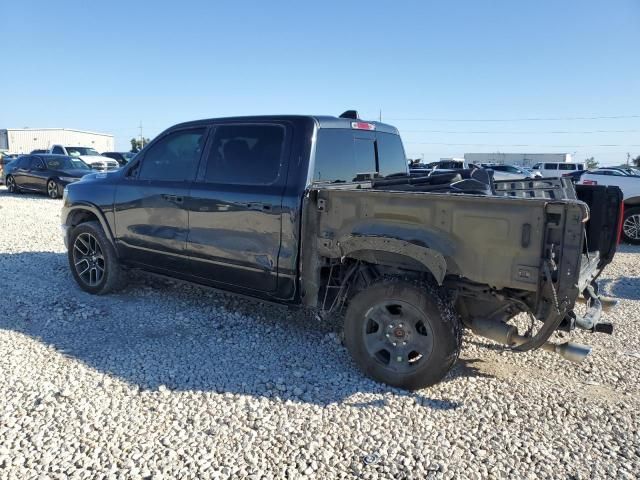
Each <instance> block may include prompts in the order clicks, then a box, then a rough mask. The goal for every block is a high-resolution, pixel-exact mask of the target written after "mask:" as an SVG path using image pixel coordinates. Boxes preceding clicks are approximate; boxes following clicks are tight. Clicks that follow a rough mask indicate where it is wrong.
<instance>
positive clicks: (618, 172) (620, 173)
mask: <svg viewBox="0 0 640 480" xmlns="http://www.w3.org/2000/svg"><path fill="white" fill-rule="evenodd" d="M589 173H590V174H592V175H613V176H615V177H628V176H629V173H628V172H626V171H625V170H623V169H621V168H604V167H603V168H596V169H594V170H589Z"/></svg>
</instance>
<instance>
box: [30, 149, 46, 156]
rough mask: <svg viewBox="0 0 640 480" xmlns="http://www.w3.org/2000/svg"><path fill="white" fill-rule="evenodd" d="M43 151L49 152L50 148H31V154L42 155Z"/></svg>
mask: <svg viewBox="0 0 640 480" xmlns="http://www.w3.org/2000/svg"><path fill="white" fill-rule="evenodd" d="M43 153H49V150H44V149H42V148H36V149H35V150H31V153H30V154H31V155H40V154H43Z"/></svg>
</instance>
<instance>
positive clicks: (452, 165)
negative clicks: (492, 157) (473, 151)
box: [409, 159, 531, 181]
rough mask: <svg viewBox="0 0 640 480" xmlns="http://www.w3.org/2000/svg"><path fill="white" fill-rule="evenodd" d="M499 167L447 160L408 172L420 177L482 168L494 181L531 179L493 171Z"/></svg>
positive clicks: (515, 174)
mask: <svg viewBox="0 0 640 480" xmlns="http://www.w3.org/2000/svg"><path fill="white" fill-rule="evenodd" d="M496 166H499V165H495V164H485V163H483V164H481V165H475V164H470V163H467V161H466V160H462V159H461V160H457V159H447V160H440V161H438V162H432V163H428V164H426V165H424V164H412V165H410V166H409V171H410V173H411V174H412V175H414V176H420V175H434V174H438V173H447V172H455V171H458V170H464V169H468V168H482V169H485V170H490V171H491V172H492V175H493V178H494V180H512V181H514V180H523V179H526V178H531V174H527V173H516V172H509V171H506V170H505V169H495V168H494V167H496Z"/></svg>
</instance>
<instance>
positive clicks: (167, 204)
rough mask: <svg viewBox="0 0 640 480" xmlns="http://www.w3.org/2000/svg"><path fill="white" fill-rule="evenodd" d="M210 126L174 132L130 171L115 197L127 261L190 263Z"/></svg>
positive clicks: (181, 266) (177, 266)
mask: <svg viewBox="0 0 640 480" xmlns="http://www.w3.org/2000/svg"><path fill="white" fill-rule="evenodd" d="M206 131H207V129H206V128H204V127H202V128H192V129H184V130H177V131H173V132H170V133H168V134H166V135H164V136H162V137H161V138H159V139H157V140H155V141H154V143H153V144H152V145H150V146H149V148H148V149H147V150H145V152H144V153H143V154H142V157H141V158H140V159H137V161H136V162H135V164H132V165H131V167H130V168H129V169H128V170H127V172H126V173H125V178H124V179H123V180H122V181H121V182H120V183H119V185H118V187H117V190H116V197H115V202H114V205H115V237H116V244H117V246H118V251H119V253H120V255H121V256H122V257H123V258H124V259H125V260H127V261H130V262H134V263H139V264H143V265H146V266H149V267H153V268H158V269H162V270H170V271H183V270H185V269H187V268H188V267H189V265H188V261H187V257H186V253H185V249H186V241H187V231H188V213H187V202H188V197H189V189H190V188H191V184H192V182H193V181H194V179H195V177H196V172H197V170H198V163H199V161H200V157H201V155H202V150H203V146H204V144H205V139H206Z"/></svg>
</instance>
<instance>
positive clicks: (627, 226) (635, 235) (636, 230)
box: [622, 207, 640, 245]
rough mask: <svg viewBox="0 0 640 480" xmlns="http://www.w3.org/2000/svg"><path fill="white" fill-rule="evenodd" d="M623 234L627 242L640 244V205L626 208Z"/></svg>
mask: <svg viewBox="0 0 640 480" xmlns="http://www.w3.org/2000/svg"><path fill="white" fill-rule="evenodd" d="M622 236H623V238H624V240H625V241H626V242H629V243H633V244H634V245H640V207H631V208H628V209H625V211H624V218H623V219H622Z"/></svg>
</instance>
